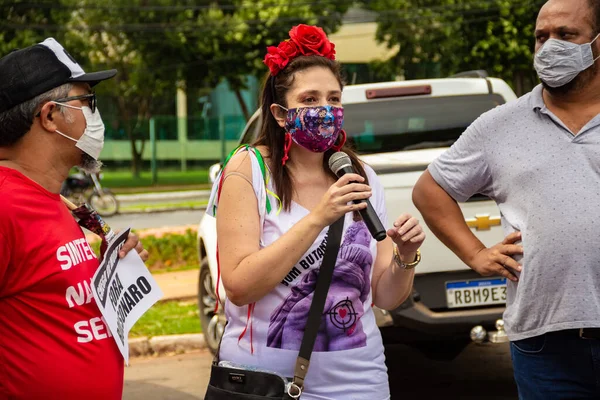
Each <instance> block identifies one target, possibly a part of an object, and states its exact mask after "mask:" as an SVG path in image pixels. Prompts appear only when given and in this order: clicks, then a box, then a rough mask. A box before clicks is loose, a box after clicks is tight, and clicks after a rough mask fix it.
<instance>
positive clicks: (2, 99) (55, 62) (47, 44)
mask: <svg viewBox="0 0 600 400" xmlns="http://www.w3.org/2000/svg"><path fill="white" fill-rule="evenodd" d="M116 74H117V70H115V69H111V70H107V71H99V72H91V73H85V72H84V71H83V68H81V66H80V65H79V64H78V63H77V61H75V59H74V58H73V57H72V56H71V55H70V54H69V53H67V51H66V50H65V49H64V48H63V47H62V46H61V45H60V43H58V42H57V41H56V40H54V39H53V38H48V39H46V40H44V41H43V42H41V43H38V44H36V45H33V46H30V47H27V48H24V49H21V50H15V51H13V52H12V53H9V54H8V55H6V56H4V57H2V58H0V113H1V112H5V111H7V110H10V109H11V108H13V107H15V106H17V105H19V104H21V103H24V102H26V101H27V100H31V99H33V98H34V97H36V96H39V95H40V94H42V93H45V92H47V91H49V90H51V89H54V88H56V87H59V86H62V85H64V84H66V83H70V82H86V83H88V84H90V86H94V85H96V84H97V83H99V82H101V81H103V80H106V79H110V78H112V77H113V76H115V75H116Z"/></svg>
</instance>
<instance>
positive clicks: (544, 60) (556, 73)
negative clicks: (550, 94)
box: [533, 34, 600, 88]
mask: <svg viewBox="0 0 600 400" xmlns="http://www.w3.org/2000/svg"><path fill="white" fill-rule="evenodd" d="M599 36H600V34H598V35H597V36H596V37H595V38H594V40H592V41H591V42H589V43H584V44H577V43H571V42H567V41H565V40H558V39H548V40H547V41H546V43H544V45H543V46H542V48H541V49H539V50H538V52H537V53H536V54H535V57H534V60H533V66H534V68H535V70H536V71H537V73H538V76H539V77H540V79H541V80H542V82H544V83H545V84H546V85H548V86H550V87H552V88H557V87H561V86H564V85H566V84H567V83H569V82H571V81H572V80H573V79H575V78H576V77H577V75H579V74H580V73H581V72H582V71H585V70H586V69H588V68H589V67H591V66H592V65H594V62H595V61H596V60H597V59H598V58H600V56H598V57H596V58H594V53H593V51H592V43H594V42H595V41H596V39H598V37H599Z"/></svg>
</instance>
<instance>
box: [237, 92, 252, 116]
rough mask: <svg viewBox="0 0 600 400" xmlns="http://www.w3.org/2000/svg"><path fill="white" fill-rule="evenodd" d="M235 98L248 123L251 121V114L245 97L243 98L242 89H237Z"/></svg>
mask: <svg viewBox="0 0 600 400" xmlns="http://www.w3.org/2000/svg"><path fill="white" fill-rule="evenodd" d="M234 92H235V97H237V100H238V102H239V103H240V107H241V109H242V113H243V114H244V118H245V119H246V121H249V120H250V117H251V115H250V112H249V111H248V106H247V105H246V102H245V101H244V97H243V96H242V91H241V90H240V89H235V90H234Z"/></svg>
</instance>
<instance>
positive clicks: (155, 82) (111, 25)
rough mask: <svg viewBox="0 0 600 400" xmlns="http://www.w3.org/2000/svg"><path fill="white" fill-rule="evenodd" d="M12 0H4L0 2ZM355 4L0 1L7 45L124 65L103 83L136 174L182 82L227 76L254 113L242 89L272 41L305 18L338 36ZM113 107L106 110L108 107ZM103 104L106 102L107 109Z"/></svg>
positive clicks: (0, 46) (259, 70) (196, 84)
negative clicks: (49, 45)
mask: <svg viewBox="0 0 600 400" xmlns="http://www.w3.org/2000/svg"><path fill="white" fill-rule="evenodd" d="M0 1H2V0H0ZM350 4H351V2H348V1H347V0H323V1H321V2H300V3H294V2H288V1H286V0H258V1H250V0H204V1H202V0H196V1H191V0H152V1H148V0H112V1H111V2H98V1H96V0H59V1H54V2H50V1H49V0H42V1H40V2H37V3H36V4H33V3H31V2H29V3H28V2H26V1H24V0H20V1H13V2H11V3H10V6H7V7H5V6H3V7H0V18H2V19H1V20H0V21H2V22H0V27H2V32H0V39H3V40H1V41H0V51H2V52H3V53H7V52H8V51H9V50H11V49H12V48H13V47H21V46H28V45H31V44H32V43H34V42H36V41H41V40H43V39H44V38H45V37H47V36H49V32H51V33H53V34H54V36H56V38H57V40H59V41H60V42H62V43H63V44H64V45H65V47H66V48H67V49H68V50H69V52H70V53H72V54H73V55H74V57H75V58H76V59H77V60H78V61H79V62H80V63H81V64H82V66H83V67H84V69H89V70H98V69H106V68H116V69H118V70H119V73H118V74H117V76H116V77H115V79H113V80H111V81H108V82H105V83H103V84H102V85H99V86H98V91H99V94H105V95H110V96H112V97H113V98H114V99H115V105H116V110H117V113H118V116H119V121H120V122H119V123H120V124H121V126H120V128H121V129H122V130H123V131H124V132H125V135H126V136H127V138H128V139H129V141H130V143H131V152H132V171H133V173H134V176H138V175H139V173H140V171H141V167H142V155H143V152H144V144H145V140H144V139H145V129H143V128H142V125H141V124H142V123H143V122H145V121H147V120H148V119H149V118H150V117H151V116H152V115H153V114H154V113H155V112H156V110H157V109H158V108H159V107H160V101H161V99H164V98H165V97H168V98H172V97H173V92H174V91H175V88H176V86H177V85H182V84H185V85H186V86H187V87H188V88H193V89H202V88H213V87H215V86H216V85H217V84H218V83H219V82H220V81H221V80H223V79H226V80H227V81H228V82H229V85H230V87H231V88H232V90H233V91H234V92H235V93H236V95H237V98H238V101H239V103H240V107H241V109H242V112H243V114H244V116H245V117H246V119H249V117H250V110H248V107H247V105H246V104H245V102H244V100H243V97H242V95H241V91H242V90H243V89H244V88H245V85H246V78H247V76H248V75H254V76H259V75H264V74H265V71H266V67H265V66H264V65H263V64H262V59H263V57H264V54H265V52H266V47H267V46H268V45H276V44H277V43H278V42H279V41H281V40H284V39H286V38H287V37H288V31H289V30H290V28H291V27H292V26H293V25H295V24H298V23H307V24H318V25H320V26H321V27H323V28H324V29H325V31H326V32H329V33H330V32H333V31H334V30H335V29H337V28H338V26H339V25H340V24H341V20H342V16H343V14H344V13H345V11H346V10H347V8H348V7H349V5H350ZM102 107H104V106H102ZM102 107H101V108H102Z"/></svg>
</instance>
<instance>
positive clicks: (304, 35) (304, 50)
mask: <svg viewBox="0 0 600 400" xmlns="http://www.w3.org/2000/svg"><path fill="white" fill-rule="evenodd" d="M299 55H305V56H312V55H316V56H321V57H327V58H329V59H331V60H335V45H334V44H333V43H331V42H330V41H329V39H327V35H326V34H325V31H323V29H321V28H319V27H318V26H309V25H303V24H300V25H298V26H295V27H293V28H292V29H291V30H290V40H285V41H283V42H281V43H279V45H278V46H277V47H275V46H269V47H267V55H266V56H265V58H264V60H263V63H265V65H266V66H267V67H269V70H270V71H271V75H273V76H275V75H277V74H278V73H279V72H280V71H281V70H282V69H284V68H285V67H286V66H287V65H288V64H289V62H290V60H291V59H293V58H295V57H297V56H299Z"/></svg>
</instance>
